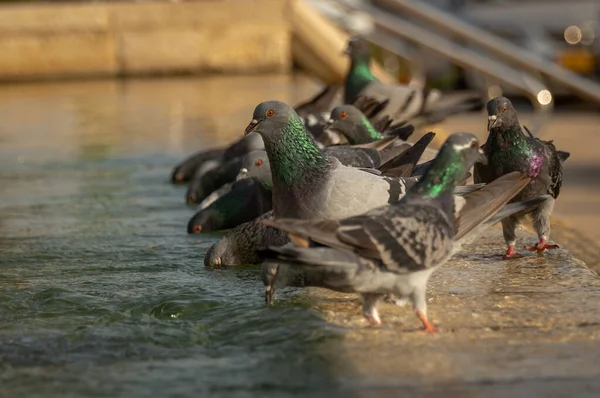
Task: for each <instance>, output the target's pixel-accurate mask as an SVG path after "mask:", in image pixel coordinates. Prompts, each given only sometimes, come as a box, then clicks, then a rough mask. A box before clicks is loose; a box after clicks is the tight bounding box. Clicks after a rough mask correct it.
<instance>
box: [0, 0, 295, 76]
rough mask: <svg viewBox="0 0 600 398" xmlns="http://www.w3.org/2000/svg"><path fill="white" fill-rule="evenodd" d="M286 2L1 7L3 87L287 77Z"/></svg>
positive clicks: (288, 37)
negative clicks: (123, 79)
mask: <svg viewBox="0 0 600 398" xmlns="http://www.w3.org/2000/svg"><path fill="white" fill-rule="evenodd" d="M284 8H285V2H284V1H280V0H247V1H244V0H228V1H196V2H186V3H164V2H157V3H92V4H77V3H63V4H23V5H5V6H3V7H2V8H0V54H2V56H1V57H0V80H4V81H10V80H38V79H49V78H73V77H93V76H119V75H140V74H167V73H168V74H173V73H204V72H225V73H227V72H229V73H238V72H239V73H255V72H281V71H287V70H289V69H290V67H291V62H292V61H291V33H290V32H291V29H290V26H289V23H288V21H287V20H286V18H285V17H284Z"/></svg>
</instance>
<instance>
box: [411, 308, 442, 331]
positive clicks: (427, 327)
mask: <svg viewBox="0 0 600 398" xmlns="http://www.w3.org/2000/svg"><path fill="white" fill-rule="evenodd" d="M415 313H416V314H417V318H419V320H420V321H421V323H422V324H423V331H424V332H427V333H437V332H438V330H437V328H436V327H435V326H433V324H431V323H430V322H429V321H428V320H427V316H426V315H425V314H424V313H423V312H421V311H418V310H417V311H415Z"/></svg>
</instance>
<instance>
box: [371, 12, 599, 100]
mask: <svg viewBox="0 0 600 398" xmlns="http://www.w3.org/2000/svg"><path fill="white" fill-rule="evenodd" d="M372 3H373V4H376V5H378V6H382V5H383V6H385V7H386V8H387V9H390V8H391V9H393V10H394V11H398V12H402V13H404V14H405V15H410V16H414V17H417V18H419V19H421V20H423V21H424V22H427V23H428V24H431V25H433V26H435V27H437V28H440V29H443V30H445V31H446V32H448V33H451V34H453V35H456V36H459V37H461V38H463V39H467V40H469V41H471V42H473V43H475V44H477V45H479V46H481V47H482V48H485V49H486V50H488V51H490V52H492V53H494V54H496V55H497V56H499V57H501V58H502V59H504V60H505V61H508V62H510V63H512V64H513V65H515V66H518V67H521V68H523V69H527V70H533V71H536V72H539V73H541V74H542V75H543V76H544V77H546V78H548V79H550V80H554V81H556V82H558V83H560V84H562V85H564V86H566V87H567V88H570V89H571V91H572V92H573V93H575V94H577V95H579V96H580V97H583V98H586V99H589V100H592V101H595V102H600V84H598V83H596V82H594V81H592V80H590V79H585V78H583V77H581V76H579V75H577V74H575V73H573V72H571V71H569V70H567V69H565V68H563V67H561V66H559V65H556V64H555V63H554V62H552V61H549V60H547V59H543V58H542V57H540V56H538V55H535V54H532V53H531V52H528V51H526V50H524V49H522V48H520V47H518V46H516V45H514V44H512V43H509V42H508V41H506V40H502V39H500V38H498V37H496V36H495V35H493V34H491V33H489V32H487V31H485V30H483V29H480V28H478V27H476V26H473V25H471V24H469V23H467V22H464V21H462V20H460V19H458V18H455V17H454V16H452V15H449V14H448V13H445V12H444V11H441V10H439V9H437V8H435V7H433V6H430V5H427V4H425V3H423V2H421V1H419V2H416V1H414V0H372Z"/></svg>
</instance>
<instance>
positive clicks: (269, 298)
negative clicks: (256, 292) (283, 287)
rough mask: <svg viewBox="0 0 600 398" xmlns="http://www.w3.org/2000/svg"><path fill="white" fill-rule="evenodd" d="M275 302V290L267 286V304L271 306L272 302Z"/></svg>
mask: <svg viewBox="0 0 600 398" xmlns="http://www.w3.org/2000/svg"><path fill="white" fill-rule="evenodd" d="M272 300H273V289H272V288H271V286H270V285H267V286H265V303H266V304H267V305H271V301H272Z"/></svg>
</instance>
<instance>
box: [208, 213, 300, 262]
mask: <svg viewBox="0 0 600 398" xmlns="http://www.w3.org/2000/svg"><path fill="white" fill-rule="evenodd" d="M270 217H273V212H272V211H271V212H268V213H265V214H263V215H262V216H260V217H259V218H258V219H257V220H254V221H252V222H247V223H244V224H241V225H238V226H237V227H235V228H233V229H232V230H231V231H229V232H228V233H227V234H226V235H225V236H223V237H222V238H221V239H220V240H219V241H218V242H216V243H215V244H214V245H212V246H211V247H210V248H209V249H208V251H207V252H206V255H205V256H204V265H206V266H207V267H208V266H211V267H219V266H225V265H230V264H258V263H260V262H261V261H262V259H261V258H260V257H258V254H257V252H256V248H257V247H267V246H271V245H274V246H279V245H284V244H286V243H288V242H289V239H288V237H287V236H286V235H285V234H284V233H283V232H281V231H280V230H278V229H275V228H271V227H267V226H265V225H263V224H261V223H260V222H259V220H262V219H266V218H270Z"/></svg>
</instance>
